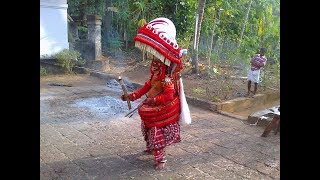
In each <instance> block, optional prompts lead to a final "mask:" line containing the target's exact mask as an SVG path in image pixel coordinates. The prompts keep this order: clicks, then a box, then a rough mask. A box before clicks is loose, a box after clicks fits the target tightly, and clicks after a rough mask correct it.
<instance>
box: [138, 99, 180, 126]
mask: <svg viewBox="0 0 320 180" xmlns="http://www.w3.org/2000/svg"><path fill="white" fill-rule="evenodd" d="M180 112H181V110H180V99H179V97H178V96H177V97H175V98H174V99H173V101H171V102H169V103H166V104H161V105H158V106H149V105H143V106H141V108H139V109H138V113H139V115H140V117H141V120H142V121H143V122H144V125H145V126H146V127H147V128H152V127H154V126H155V127H157V128H161V127H164V126H167V125H169V124H172V123H174V122H177V121H179V118H180Z"/></svg>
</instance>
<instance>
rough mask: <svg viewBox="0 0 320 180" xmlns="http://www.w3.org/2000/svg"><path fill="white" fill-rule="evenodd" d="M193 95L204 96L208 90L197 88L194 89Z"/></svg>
mask: <svg viewBox="0 0 320 180" xmlns="http://www.w3.org/2000/svg"><path fill="white" fill-rule="evenodd" d="M192 93H194V94H200V95H204V94H205V93H206V90H205V89H204V88H201V87H195V88H192Z"/></svg>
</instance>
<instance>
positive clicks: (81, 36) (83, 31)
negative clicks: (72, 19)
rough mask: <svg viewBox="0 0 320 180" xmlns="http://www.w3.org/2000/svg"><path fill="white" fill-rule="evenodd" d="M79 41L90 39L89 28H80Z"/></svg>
mask: <svg viewBox="0 0 320 180" xmlns="http://www.w3.org/2000/svg"><path fill="white" fill-rule="evenodd" d="M78 35H79V39H87V37H88V28H87V27H84V26H79V27H78Z"/></svg>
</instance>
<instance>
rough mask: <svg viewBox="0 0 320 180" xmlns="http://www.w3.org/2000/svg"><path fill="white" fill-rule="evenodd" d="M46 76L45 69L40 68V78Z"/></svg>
mask: <svg viewBox="0 0 320 180" xmlns="http://www.w3.org/2000/svg"><path fill="white" fill-rule="evenodd" d="M46 75H48V72H47V69H46V68H44V67H42V66H40V76H46Z"/></svg>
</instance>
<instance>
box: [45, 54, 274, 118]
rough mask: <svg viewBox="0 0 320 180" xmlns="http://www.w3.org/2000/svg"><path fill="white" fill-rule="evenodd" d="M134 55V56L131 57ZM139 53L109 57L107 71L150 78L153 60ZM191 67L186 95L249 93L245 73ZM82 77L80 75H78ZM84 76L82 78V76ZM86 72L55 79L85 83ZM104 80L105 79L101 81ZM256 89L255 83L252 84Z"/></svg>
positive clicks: (219, 98)
mask: <svg viewBox="0 0 320 180" xmlns="http://www.w3.org/2000/svg"><path fill="white" fill-rule="evenodd" d="M128 57H130V58H128ZM138 58H139V57H136V56H124V57H118V58H110V57H108V59H109V64H110V65H109V68H108V70H107V71H106V72H107V73H112V74H114V75H121V76H122V77H127V78H128V79H129V80H130V81H133V82H137V83H141V84H143V83H144V82H145V81H147V80H148V78H149V76H150V70H149V67H150V61H148V60H146V61H140V62H138V61H137V60H136V59H138ZM189 69H190V68H189V67H186V68H185V69H184V70H183V71H182V80H183V85H184V91H185V94H186V95H189V96H192V97H196V98H200V99H204V100H207V101H211V102H224V101H227V100H231V99H235V98H239V97H245V96H246V93H247V80H246V78H245V77H242V78H230V77H223V76H219V77H210V78H209V77H208V76H207V75H206V73H205V72H204V71H200V74H199V75H196V74H191V73H190V72H191V71H189ZM75 78H76V79H75ZM77 78H78V79H77ZM79 78H80V79H79ZM81 78H85V77H83V76H73V75H58V76H56V77H55V78H54V79H55V82H63V83H68V82H71V81H72V82H73V83H81V82H82V81H86V80H85V79H81ZM42 79H46V80H47V81H46V82H49V81H50V80H53V79H52V78H51V77H50V76H47V77H42ZM101 83H102V84H103V83H105V82H103V81H101ZM252 90H253V86H252ZM276 91H280V89H278V90H272V89H267V88H262V87H258V91H257V94H266V93H274V92H276ZM278 104H280V102H279V101H277V102H272V103H271V104H270V105H269V106H270V107H271V106H273V105H278ZM264 108H269V107H254V109H252V108H250V109H248V110H247V111H246V112H240V114H239V115H244V116H247V115H248V114H251V113H252V112H253V111H255V110H262V109H264Z"/></svg>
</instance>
